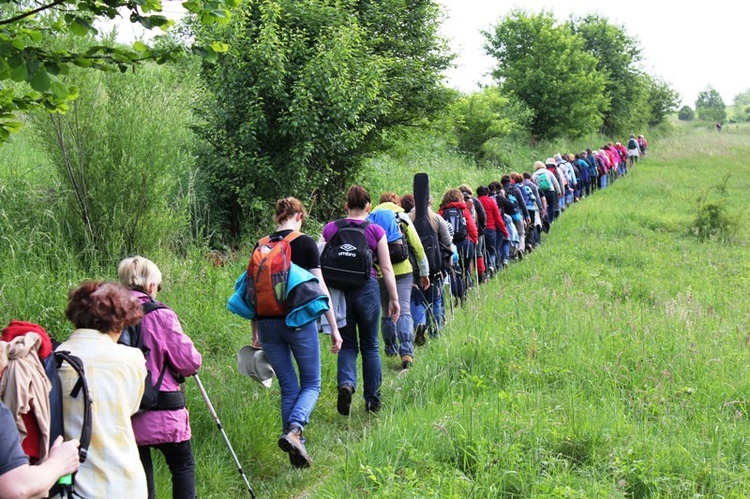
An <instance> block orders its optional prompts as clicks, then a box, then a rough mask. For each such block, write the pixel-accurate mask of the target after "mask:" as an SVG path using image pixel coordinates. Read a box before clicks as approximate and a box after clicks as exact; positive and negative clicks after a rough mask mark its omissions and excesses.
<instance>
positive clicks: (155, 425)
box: [131, 291, 201, 445]
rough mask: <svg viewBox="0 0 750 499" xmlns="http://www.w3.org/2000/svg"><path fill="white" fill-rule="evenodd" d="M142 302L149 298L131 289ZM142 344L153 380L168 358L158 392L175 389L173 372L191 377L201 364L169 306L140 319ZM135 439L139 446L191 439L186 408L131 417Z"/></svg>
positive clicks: (144, 413) (157, 376)
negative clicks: (145, 348)
mask: <svg viewBox="0 0 750 499" xmlns="http://www.w3.org/2000/svg"><path fill="white" fill-rule="evenodd" d="M131 293H132V294H133V296H135V297H136V298H138V301H140V302H141V303H144V302H147V301H148V300H149V299H150V298H149V296H148V295H146V294H145V293H141V292H140V291H131ZM141 331H142V334H143V344H144V345H145V346H146V347H148V348H150V349H151V353H150V354H149V355H148V358H147V359H146V369H148V370H149V371H150V372H151V376H152V377H153V382H154V383H156V380H157V379H158V378H159V373H160V372H161V369H162V367H163V365H164V361H165V359H168V360H169V367H167V370H166V373H165V374H164V380H163V381H162V384H161V391H166V392H169V391H177V390H179V389H180V385H179V383H178V382H177V380H176V379H175V375H174V373H177V374H181V375H182V376H192V375H193V374H195V373H197V372H198V369H199V368H200V366H201V354H200V353H199V352H198V350H196V349H195V346H194V345H193V342H192V341H191V340H190V338H189V337H188V336H187V335H186V334H185V333H183V332H182V326H180V321H179V319H178V318H177V314H175V313H174V312H173V311H172V310H171V309H168V308H160V309H157V310H154V311H153V312H151V313H149V314H148V315H146V316H145V317H144V318H143V320H142V321H141ZM131 421H132V423H133V431H134V433H135V440H136V442H137V443H138V445H156V444H164V443H178V442H184V441H185V440H190V435H191V432H190V422H189V420H188V411H187V409H186V408H185V409H176V410H173V411H146V412H143V413H141V414H136V415H135V416H133V417H132V418H131Z"/></svg>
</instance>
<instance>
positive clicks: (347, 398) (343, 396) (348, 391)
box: [336, 385, 354, 416]
mask: <svg viewBox="0 0 750 499" xmlns="http://www.w3.org/2000/svg"><path fill="white" fill-rule="evenodd" d="M352 393H354V389H353V388H352V387H351V386H349V385H344V386H341V387H339V399H338V402H337V403H336V410H337V411H339V414H341V415H342V416H348V415H349V411H350V410H351V406H352Z"/></svg>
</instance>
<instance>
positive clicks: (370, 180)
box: [0, 127, 750, 498]
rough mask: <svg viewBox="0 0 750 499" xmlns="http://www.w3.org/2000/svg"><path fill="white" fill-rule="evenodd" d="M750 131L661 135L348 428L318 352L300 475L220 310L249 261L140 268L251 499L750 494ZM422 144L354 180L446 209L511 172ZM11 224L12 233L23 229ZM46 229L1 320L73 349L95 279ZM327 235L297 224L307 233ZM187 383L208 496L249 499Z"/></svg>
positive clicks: (163, 476)
mask: <svg viewBox="0 0 750 499" xmlns="http://www.w3.org/2000/svg"><path fill="white" fill-rule="evenodd" d="M749 135H750V129H748V128H747V127H739V128H733V127H725V130H724V131H722V132H721V134H716V133H715V132H712V131H707V130H702V129H695V130H688V129H686V130H684V131H682V132H681V133H679V134H677V135H675V136H673V137H670V138H662V139H660V140H652V142H651V150H650V154H649V156H648V158H647V159H646V160H645V161H641V162H640V163H639V164H638V165H637V166H636V167H635V168H634V169H633V171H632V172H631V173H630V174H629V175H628V176H627V177H626V178H624V179H622V180H620V181H618V182H616V183H615V184H614V185H613V186H612V187H610V188H608V189H606V190H605V191H601V192H597V193H596V194H595V195H594V196H592V197H590V198H588V199H586V200H584V201H583V202H581V203H578V204H576V205H574V206H573V207H571V208H570V209H569V210H567V211H566V212H565V214H564V215H563V217H562V218H561V219H560V220H559V221H558V222H555V224H553V227H552V232H551V233H550V234H549V235H548V236H546V237H545V241H544V244H543V245H542V246H541V247H540V248H539V249H538V250H537V251H535V252H534V253H532V254H531V255H529V256H528V258H525V259H524V261H523V262H520V263H517V264H514V265H512V266H511V267H510V268H509V269H508V270H507V271H505V272H504V273H502V274H500V275H499V276H498V277H497V278H495V279H494V280H492V281H491V282H490V283H489V284H488V285H486V286H482V287H481V288H480V289H478V290H476V291H475V292H474V293H473V294H472V295H471V299H470V300H469V302H468V304H467V305H466V307H465V308H461V309H456V310H455V311H454V313H453V316H452V320H451V321H450V323H449V325H448V327H447V328H446V330H445V332H444V334H443V335H442V336H441V337H440V338H439V339H437V340H434V341H430V342H429V343H428V344H427V345H426V346H424V347H422V348H420V349H418V350H417V352H416V356H415V364H414V366H413V367H412V368H411V369H410V370H409V371H408V372H407V373H403V374H400V373H399V369H398V365H397V362H396V361H395V360H393V359H389V358H386V357H383V363H384V381H383V393H384V407H383V410H382V411H381V412H380V413H379V414H378V415H377V416H370V415H367V413H366V412H365V411H364V407H363V403H362V401H361V398H359V392H358V393H357V394H356V395H355V400H354V404H353V406H352V407H353V410H352V415H351V416H350V417H348V418H344V417H341V416H339V415H338V413H337V412H336V409H335V403H336V358H335V356H334V355H331V354H329V353H328V352H327V349H328V345H327V339H324V340H323V341H322V346H321V351H322V356H323V390H322V393H321V398H320V400H319V402H318V405H317V407H316V409H315V411H314V412H313V415H312V418H311V421H310V424H309V425H308V427H307V428H306V431H305V433H306V437H307V446H308V450H309V451H310V453H311V455H312V457H313V459H314V463H313V467H312V468H311V469H310V470H303V471H299V470H294V469H292V468H291V466H290V465H289V463H288V460H287V457H286V455H284V454H283V453H282V452H281V451H280V450H279V449H278V448H277V447H276V439H277V437H278V435H279V433H280V431H281V422H280V417H279V407H278V406H279V393H278V385H276V384H274V385H273V387H272V388H271V389H269V390H266V389H264V388H263V387H262V386H261V385H259V384H257V383H255V382H253V381H251V380H250V379H248V378H244V377H242V376H241V375H240V374H239V373H238V371H237V369H236V366H235V355H236V352H237V350H238V349H239V348H240V347H241V346H242V345H245V344H247V343H249V340H250V331H249V324H248V323H247V322H245V321H242V320H240V319H238V318H236V317H235V316H232V315H231V314H229V313H228V312H227V311H226V309H225V303H226V298H228V296H229V294H230V293H231V291H232V285H233V283H234V278H235V277H236V276H237V275H238V274H239V273H240V272H241V271H242V270H243V268H244V266H245V264H246V256H247V252H246V253H245V254H239V255H237V256H234V257H230V258H228V259H222V260H217V259H215V258H213V257H212V256H211V255H206V254H205V253H204V252H203V251H202V250H199V249H188V250H186V252H185V253H184V254H183V255H177V254H174V253H172V252H169V251H163V252H160V253H155V254H154V255H150V256H151V257H152V259H154V260H155V261H156V262H157V264H158V265H159V266H160V267H161V269H162V271H163V274H164V285H165V287H164V291H163V292H162V294H160V299H163V300H164V301H165V302H166V303H167V304H169V305H171V306H172V307H173V308H174V309H175V310H176V312H177V313H178V315H179V316H180V318H181V320H182V323H183V326H184V329H185V331H186V332H187V333H188V334H189V335H190V336H191V337H192V338H193V339H194V341H195V343H196V345H197V346H198V348H199V350H200V351H201V352H202V353H203V354H204V365H203V368H202V370H201V378H202V381H203V383H204V385H205V386H206V388H207V390H208V393H209V396H210V397H211V401H212V402H213V404H214V406H215V407H216V409H217V411H218V413H219V416H220V417H221V419H222V423H223V424H224V427H225V429H226V431H227V433H228V435H229V438H230V440H231V442H232V444H233V446H234V449H235V450H236V451H237V454H238V456H239V458H240V461H241V462H242V464H243V467H244V469H245V471H246V472H247V473H248V476H249V478H250V481H251V483H252V485H253V488H254V489H255V492H256V494H257V495H258V496H259V497H361V496H376V497H392V496H403V497H466V496H470V497H498V496H503V495H517V496H555V497H557V496H565V497H597V496H613V497H625V496H628V497H647V496H688V495H690V496H693V495H706V496H735V497H740V496H746V495H748V494H750V482H748V481H747V479H746V477H747V476H748V472H749V471H750V469H748V462H750V461H749V460H748V454H749V451H748V443H750V419H749V418H750V400H749V399H748V389H750V373H749V372H748V362H747V357H748V353H749V352H748V351H749V347H748V344H750V340H748V337H749V335H750V330H748V324H750V313H749V312H748V310H750V306H749V305H750V303H749V301H750V298H748V296H750V293H749V292H750V277H748V276H750V266H748V263H747V262H748V255H747V249H746V248H747V243H748V240H749V238H750V234H749V233H748V223H747V222H746V220H747V216H746V215H747V213H746V210H747V209H746V208H745V206H744V203H743V202H742V201H741V200H742V199H743V196H744V193H746V192H748V188H749V187H750V185H748V184H749V183H750V180H748V178H750V177H749V176H748V174H749V173H750V169H748V168H749V167H748V166H747V165H746V161H745V158H746V157H747V156H748V153H749V152H750V145H749V144H750V141H749V140H748V136H749ZM432 140H433V139H427V138H425V139H423V141H422V143H417V145H415V147H414V149H409V148H406V149H404V150H401V151H400V152H397V153H393V154H392V155H390V156H387V157H380V158H377V159H374V160H373V161H372V162H371V163H370V164H369V165H368V167H367V170H366V173H365V174H364V175H363V177H362V178H361V181H362V182H363V183H364V185H366V186H367V187H368V188H369V189H370V191H371V192H372V193H373V195H374V196H377V195H378V194H379V193H381V192H383V191H386V190H388V191H391V190H393V191H396V192H399V193H403V192H407V191H409V190H411V179H412V175H413V173H415V172H417V171H427V172H429V173H430V175H431V180H432V190H433V195H434V196H435V197H436V198H439V196H440V195H441V194H442V191H443V190H444V189H445V188H446V187H448V186H454V185H457V184H458V183H461V182H467V183H469V184H470V185H472V186H475V185H478V184H479V183H486V182H487V181H489V180H493V179H494V178H495V177H496V175H497V174H498V173H500V172H499V170H497V171H496V170H491V169H490V170H487V169H478V168H476V167H475V166H474V164H473V163H471V162H470V161H468V160H466V159H464V158H462V157H460V156H456V155H453V154H448V153H445V152H444V150H445V149H444V147H443V145H442V144H441V143H439V142H432ZM598 142H599V141H597V142H596V144H598ZM596 144H594V143H592V144H591V145H596ZM582 145H583V144H575V145H574V146H568V147H566V146H565V145H564V144H560V145H559V149H563V150H560V152H569V151H570V150H571V149H572V150H573V151H575V150H577V148H578V147H580V146H582ZM573 147H575V148H573ZM559 149H558V147H554V148H550V150H543V149H542V148H541V147H540V148H538V149H537V152H538V154H539V158H543V157H547V156H550V155H552V154H553V153H554V152H558V150H559ZM565 149H567V151H566V150H565ZM441 151H442V152H441ZM2 154H4V151H0V159H2V156H1V155H2ZM0 164H1V163H0ZM19 168H21V167H19ZM519 169H526V168H520V167H519ZM725 175H729V180H728V181H727V184H726V188H727V193H728V200H729V201H728V202H727V204H726V209H727V213H728V215H730V216H732V217H734V218H735V219H736V220H737V221H738V223H737V226H736V227H735V230H734V237H733V238H732V239H731V240H730V241H729V242H721V241H720V240H718V239H708V240H707V241H706V242H700V241H699V239H698V238H697V237H696V236H695V234H694V232H693V230H692V224H693V222H694V220H695V217H696V215H697V210H698V205H697V201H698V197H699V196H700V193H701V192H703V191H704V189H707V188H711V187H712V186H715V185H717V184H719V183H720V182H721V181H722V179H723V178H724V177H725ZM3 182H5V177H3ZM7 186H8V184H6V183H4V184H3V186H2V187H7ZM19 189H20V188H19ZM12 191H13V189H6V190H5V191H3V190H2V189H0V194H2V195H3V196H6V197H3V203H2V205H0V214H1V213H3V210H6V211H7V206H8V205H7V204H6V199H16V200H15V201H14V203H17V204H18V206H21V204H20V201H19V200H18V199H17V198H8V197H7V196H9V195H10V194H9V192H12ZM42 192H43V191H39V195H42ZM342 198H343V193H342ZM342 202H343V199H342ZM30 206H35V204H33V202H32V205H30ZM20 211H21V210H20V209H18V210H16V211H15V212H14V213H17V212H20ZM31 215H32V214H29V216H31ZM13 216H16V215H13ZM33 216H40V215H38V214H34V215H33ZM1 220H2V225H1V226H0V230H4V229H5V228H6V225H5V224H6V220H10V221H12V220H13V219H12V218H11V219H1ZM9 223H10V222H9ZM39 223H40V224H42V226H43V227H44V231H43V232H44V233H45V235H41V234H40V235H34V234H32V232H31V231H30V230H28V231H27V232H26V233H18V234H16V233H15V232H12V231H7V230H6V231H5V232H3V237H6V238H15V239H16V240H18V241H16V243H15V246H9V245H7V244H5V243H4V244H3V246H2V248H0V255H2V256H3V257H4V258H6V261H10V264H9V265H6V266H5V267H4V268H0V282H2V288H0V293H1V294H0V300H2V303H3V307H2V308H1V309H0V319H2V320H3V321H7V320H8V319H10V318H22V319H27V320H37V321H39V322H42V323H43V324H44V325H45V326H50V328H51V329H52V330H53V332H54V333H56V334H57V335H58V336H59V337H64V336H65V335H66V334H67V332H69V331H70V327H69V326H67V325H66V324H65V322H64V321H63V320H62V309H63V308H64V302H65V293H66V291H67V289H69V288H70V287H71V286H73V285H75V284H76V283H77V282H78V280H79V279H81V278H83V277H84V276H85V275H86V274H85V272H84V271H82V270H80V269H78V268H76V267H75V266H74V265H73V266H65V265H64V262H66V261H74V259H75V255H66V254H65V253H60V252H59V251H58V248H57V247H56V246H55V244H54V242H53V241H49V239H50V238H51V239H54V238H55V237H56V236H55V234H57V232H56V231H62V230H65V228H64V227H58V226H56V225H55V223H57V222H54V217H51V218H50V220H45V219H43V218H40V222H39ZM11 226H12V225H11ZM319 228H320V224H319V223H317V224H314V225H312V226H310V227H306V229H307V230H309V231H310V232H311V233H313V235H315V236H317V233H316V232H317V231H318V230H319ZM26 240H29V241H31V242H32V244H33V245H34V248H37V247H38V248H41V250H40V251H36V250H35V251H34V252H33V253H34V254H33V256H29V257H28V260H27V261H26V260H24V258H23V257H21V256H18V255H21V254H26V253H22V250H23V241H26ZM4 241H5V239H4ZM45 241H48V242H47V243H45ZM44 244H48V246H44ZM10 248H12V250H11V249H10ZM13 251H16V253H15V254H16V256H13ZM48 252H49V253H50V254H52V255H56V256H52V257H51V258H52V259H53V260H54V259H57V260H59V261H60V264H54V265H53V264H50V263H49V262H48V261H47V259H48V258H49V257H45V256H43V255H45V254H47V253H48ZM29 255H31V254H30V253H29ZM68 258H69V259H70V260H68ZM115 270H116V269H115V268H114V265H109V266H105V267H103V268H102V269H101V270H100V271H99V272H98V274H99V275H88V277H109V278H113V277H114V275H115ZM19 283H20V284H19ZM186 388H187V395H188V404H189V407H190V411H191V422H192V427H193V445H194V450H195V455H196V460H197V466H198V484H199V485H198V492H199V495H200V496H201V497H212V498H214V497H216V498H236V497H243V496H244V495H245V494H246V492H245V491H244V484H243V483H242V480H241V478H240V476H239V474H238V473H237V470H236V467H235V466H234V463H233V461H232V459H231V457H230V455H229V453H228V451H227V449H226V448H225V445H224V443H223V441H222V440H221V438H220V436H219V434H218V430H217V429H216V426H215V424H214V422H213V420H212V419H211V417H210V416H209V414H208V412H207V411H206V410H205V408H204V404H203V401H202V400H201V397H200V395H199V393H198V390H197V389H196V386H195V385H194V384H193V382H192V381H190V380H188V382H187V385H186ZM156 461H157V496H158V497H168V494H169V492H168V490H169V485H168V483H169V478H168V477H169V473H168V471H167V469H166V467H165V466H164V464H163V463H162V462H161V460H160V458H157V459H156Z"/></svg>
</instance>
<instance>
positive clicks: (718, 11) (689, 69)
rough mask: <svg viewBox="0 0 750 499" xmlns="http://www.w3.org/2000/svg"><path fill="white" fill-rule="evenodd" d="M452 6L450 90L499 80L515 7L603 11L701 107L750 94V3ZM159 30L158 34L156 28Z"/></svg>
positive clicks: (175, 9) (556, 0)
mask: <svg viewBox="0 0 750 499" xmlns="http://www.w3.org/2000/svg"><path fill="white" fill-rule="evenodd" d="M436 1H437V2H438V3H440V4H442V5H443V6H444V9H445V15H446V20H445V22H444V24H443V35H444V36H445V37H446V38H448V39H449V40H450V41H451V47H452V50H453V52H454V53H456V54H457V58H456V60H455V65H456V67H454V68H452V69H450V70H449V71H448V72H447V74H446V76H447V83H448V85H449V86H451V87H453V88H456V89H458V90H461V91H463V92H472V91H475V90H477V89H478V88H479V87H478V83H480V82H482V83H485V84H490V83H492V80H491V78H490V77H489V76H488V74H489V72H490V71H491V69H492V67H493V63H494V60H493V59H492V58H491V57H489V56H487V55H485V53H484V43H485V38H484V36H483V35H482V34H481V31H482V30H487V29H489V28H490V27H491V26H492V25H493V24H496V23H497V22H498V21H499V20H500V19H501V18H502V16H504V15H506V14H507V13H508V12H510V11H511V10H512V9H513V8H515V7H521V8H523V9H525V10H526V11H528V12H540V11H542V10H548V11H552V12H553V13H554V15H555V18H556V19H558V20H565V19H567V18H568V17H570V15H571V14H572V15H575V16H583V15H585V14H588V13H591V12H593V13H597V14H599V15H601V16H603V17H606V18H607V19H608V20H609V21H610V22H613V23H615V24H618V25H621V26H624V27H625V31H626V32H627V33H628V34H629V35H630V36H633V37H635V38H636V39H637V40H638V41H639V43H640V47H641V49H642V55H643V58H644V60H643V62H642V64H643V66H644V69H645V70H646V71H647V72H648V73H649V74H651V75H653V76H656V77H660V78H662V79H664V80H666V81H667V82H669V83H670V84H671V85H672V87H673V88H674V89H675V90H677V91H678V92H679V93H680V97H681V98H682V102H683V104H689V105H690V106H691V107H693V106H694V105H695V99H696V98H697V97H698V93H699V92H700V91H702V90H704V89H705V88H706V86H707V85H711V86H712V87H713V88H715V89H716V90H718V91H719V93H720V94H721V96H722V98H723V99H724V103H725V104H727V105H732V103H733V101H734V96H735V95H737V94H738V93H740V92H744V91H745V90H748V89H750V64H748V48H750V42H749V40H750V32H748V31H750V30H748V27H747V25H748V22H749V21H750V1H748V0H712V1H703V2H697V1H696V0H688V1H676V0H675V1H670V0H628V1H626V2H613V1H611V0H522V1H519V0H513V1H503V0H500V1H498V0H436ZM180 4H181V2H180V1H174V0H173V1H169V0H165V1H164V11H165V13H166V14H167V15H168V16H169V17H173V18H179V17H180V16H181V13H182V12H183V9H182V6H181V5H180ZM117 24H118V30H119V31H120V39H122V40H123V41H132V40H133V39H135V38H137V37H139V36H142V35H140V34H139V31H140V32H141V33H142V30H139V29H138V28H137V27H134V26H133V25H131V24H130V23H127V22H119V23H117ZM155 31H158V30H155Z"/></svg>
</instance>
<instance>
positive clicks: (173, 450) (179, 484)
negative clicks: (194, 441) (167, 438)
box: [123, 440, 196, 499]
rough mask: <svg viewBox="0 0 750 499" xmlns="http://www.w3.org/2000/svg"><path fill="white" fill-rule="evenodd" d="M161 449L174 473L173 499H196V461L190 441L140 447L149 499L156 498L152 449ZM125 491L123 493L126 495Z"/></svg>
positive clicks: (139, 451)
mask: <svg viewBox="0 0 750 499" xmlns="http://www.w3.org/2000/svg"><path fill="white" fill-rule="evenodd" d="M152 447H153V448H154V449H159V450H160V451H161V453H162V454H163V455H164V459H165V461H167V466H168V467H169V471H170V472H171V473H172V497H173V499H194V498H195V497H196V495H195V460H194V459H193V450H192V448H191V446H190V440H185V441H184V442H178V443H168V444H156V445H139V446H138V454H140V457H141V463H143V470H144V471H145V472H146V484H147V486H148V499H154V498H155V497H156V491H155V487H154V466H153V463H152V461H151V448H152ZM124 492H125V491H123V493H124Z"/></svg>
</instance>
